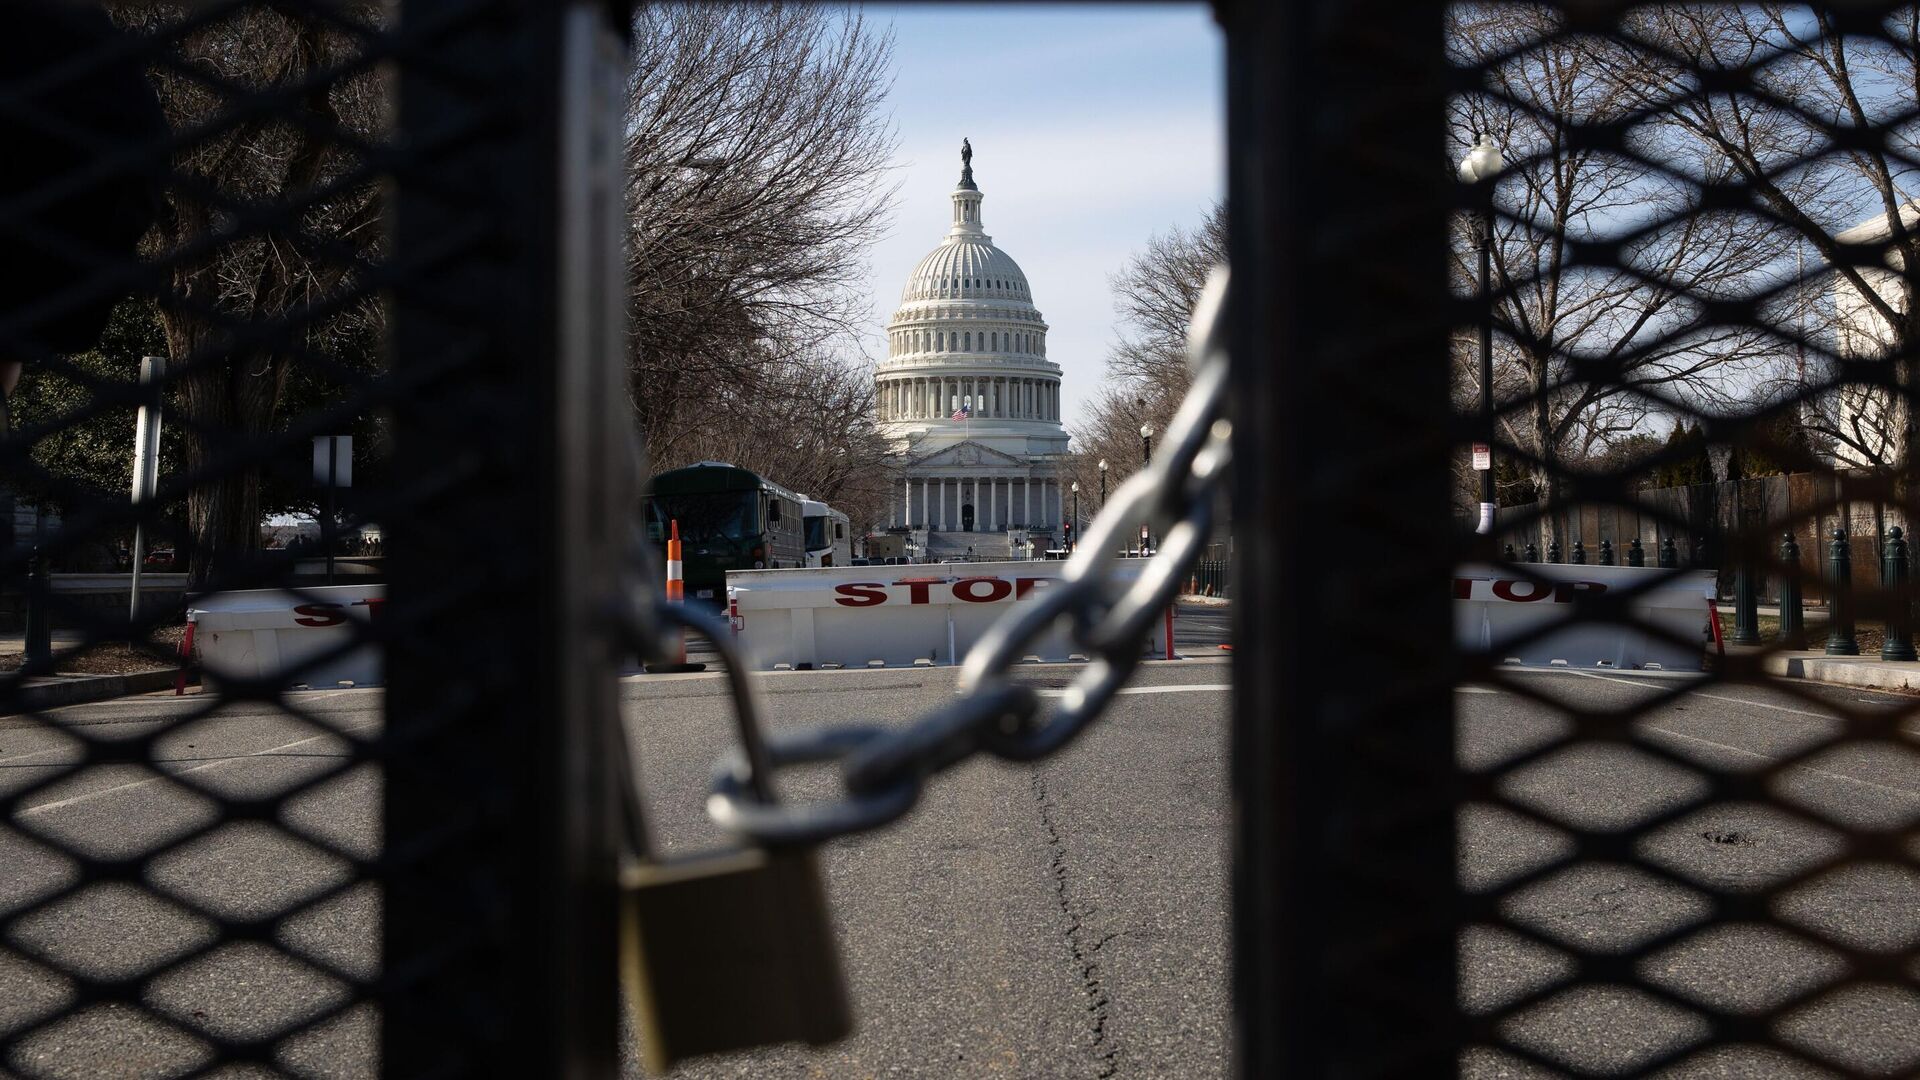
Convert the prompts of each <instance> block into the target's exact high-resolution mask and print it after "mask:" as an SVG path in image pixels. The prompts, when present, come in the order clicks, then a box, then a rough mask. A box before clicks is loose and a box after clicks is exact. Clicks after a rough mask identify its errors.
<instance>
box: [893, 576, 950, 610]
mask: <svg viewBox="0 0 1920 1080" xmlns="http://www.w3.org/2000/svg"><path fill="white" fill-rule="evenodd" d="M936 580H939V579H937V578H925V577H915V578H901V579H900V580H899V581H896V582H894V584H895V585H905V586H906V587H907V603H909V604H924V603H926V602H927V586H929V585H932V584H933V583H934V582H935V581H936Z"/></svg>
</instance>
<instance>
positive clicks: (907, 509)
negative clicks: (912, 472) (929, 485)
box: [893, 476, 913, 528]
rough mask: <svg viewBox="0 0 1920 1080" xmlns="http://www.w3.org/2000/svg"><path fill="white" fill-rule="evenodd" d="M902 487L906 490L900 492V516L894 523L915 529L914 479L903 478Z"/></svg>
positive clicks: (909, 477)
mask: <svg viewBox="0 0 1920 1080" xmlns="http://www.w3.org/2000/svg"><path fill="white" fill-rule="evenodd" d="M901 487H902V488H904V489H905V490H903V491H901V492H900V516H899V517H898V518H896V519H894V522H893V523H894V524H895V525H905V526H906V527H908V528H912V527H913V477H911V476H906V477H902V478H901Z"/></svg>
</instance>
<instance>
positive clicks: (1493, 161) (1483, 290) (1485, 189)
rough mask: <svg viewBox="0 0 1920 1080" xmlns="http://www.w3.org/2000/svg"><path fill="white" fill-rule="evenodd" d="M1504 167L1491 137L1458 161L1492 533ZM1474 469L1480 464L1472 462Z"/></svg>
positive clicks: (1486, 509) (1487, 520)
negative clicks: (1468, 227) (1470, 208)
mask: <svg viewBox="0 0 1920 1080" xmlns="http://www.w3.org/2000/svg"><path fill="white" fill-rule="evenodd" d="M1505 166H1506V161H1505V160H1504V159H1503V158H1502V157H1501V155H1500V148H1499V147H1498V146H1495V145H1494V143H1493V136H1492V135H1481V136H1480V138H1479V140H1478V141H1477V142H1475V143H1474V144H1473V149H1471V150H1469V151H1467V156H1466V157H1465V158H1462V159H1461V161H1460V179H1461V180H1462V181H1463V182H1465V183H1467V184H1471V185H1473V187H1474V188H1475V191H1476V199H1475V202H1476V203H1477V204H1478V205H1477V206H1476V208H1475V210H1474V215H1473V243H1474V246H1475V247H1477V248H1479V249H1480V297H1481V300H1482V306H1481V310H1480V415H1481V417H1482V418H1483V419H1484V420H1485V421H1486V425H1487V430H1486V437H1487V457H1486V468H1484V469H1481V470H1480V527H1479V528H1478V529H1476V530H1474V531H1475V532H1478V533H1480V534H1481V535H1483V536H1486V535H1490V534H1491V533H1492V532H1493V506H1494V497H1493V292H1492V288H1491V285H1490V279H1491V278H1492V276H1493V179H1494V177H1496V176H1498V175H1499V174H1500V170H1501V169H1502V168H1504V167H1505ZM1474 464H1475V465H1476V466H1477V465H1479V464H1480V463H1479V462H1478V461H1476V462H1474Z"/></svg>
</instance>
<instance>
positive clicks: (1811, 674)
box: [1727, 645, 1920, 692]
mask: <svg viewBox="0 0 1920 1080" xmlns="http://www.w3.org/2000/svg"><path fill="white" fill-rule="evenodd" d="M1727 651H1728V652H1730V653H1732V652H1757V651H1759V650H1758V648H1757V647H1754V646H1739V645H1730V646H1728V647H1727ZM1862 652H1863V654H1864V653H1865V650H1862ZM1761 666H1762V667H1764V668H1765V669H1766V672H1767V674H1769V675H1780V676H1784V677H1786V678H1789V679H1808V680H1811V681H1813V682H1822V683H1832V684H1833V685H1835V686H1856V687H1859V688H1861V689H1863V690H1907V691H1914V692H1920V661H1913V660H1882V659H1880V655H1879V652H1878V651H1877V650H1876V651H1874V652H1873V653H1872V654H1870V655H1861V656H1828V655H1827V654H1826V653H1824V652H1821V651H1820V650H1818V649H1806V650H1801V651H1798V652H1781V653H1774V654H1773V655H1771V656H1768V657H1766V658H1765V659H1764V660H1763V661H1761Z"/></svg>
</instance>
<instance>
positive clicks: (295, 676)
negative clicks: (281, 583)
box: [187, 585, 387, 690]
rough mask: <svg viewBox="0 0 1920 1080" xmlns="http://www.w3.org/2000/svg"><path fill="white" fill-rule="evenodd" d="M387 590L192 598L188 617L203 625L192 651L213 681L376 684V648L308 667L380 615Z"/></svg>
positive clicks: (318, 686)
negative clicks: (356, 628) (257, 680)
mask: <svg viewBox="0 0 1920 1080" xmlns="http://www.w3.org/2000/svg"><path fill="white" fill-rule="evenodd" d="M386 592H387V590H386V586H384V585H330V586H326V587H323V588H317V589H302V590H300V591H299V592H289V591H286V590H284V589H247V590H239V591H234V592H222V593H210V594H208V595H206V596H196V597H194V598H192V599H191V600H189V601H188V602H187V615H188V618H190V619H192V620H193V621H194V622H195V623H196V624H197V625H198V627H199V629H198V630H197V631H196V632H195V634H194V651H196V652H198V653H199V654H200V666H201V671H202V672H203V673H204V674H205V676H206V677H207V678H209V679H211V680H213V681H215V682H218V681H219V680H221V679H274V680H278V681H280V682H281V685H283V686H304V687H307V688H310V689H314V690H327V689H333V688H335V687H338V686H340V685H342V684H349V685H353V686H376V685H378V684H379V683H380V681H381V664H380V651H379V649H378V648H377V647H375V646H373V645H362V646H360V647H359V648H355V649H350V650H348V651H346V652H343V653H340V654H339V655H338V656H333V657H331V658H329V659H326V660H321V661H318V662H315V663H313V664H311V665H310V666H303V665H307V662H308V661H310V660H312V659H313V658H314V657H317V656H320V655H322V654H324V653H329V652H332V651H333V650H336V649H340V648H341V647H343V646H345V645H347V644H349V643H351V642H352V640H353V637H354V633H355V627H354V624H355V623H365V622H370V621H371V620H373V619H374V618H375V617H377V616H378V615H379V612H380V605H381V604H383V603H385V602H386Z"/></svg>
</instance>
